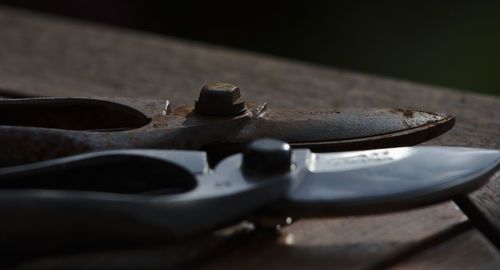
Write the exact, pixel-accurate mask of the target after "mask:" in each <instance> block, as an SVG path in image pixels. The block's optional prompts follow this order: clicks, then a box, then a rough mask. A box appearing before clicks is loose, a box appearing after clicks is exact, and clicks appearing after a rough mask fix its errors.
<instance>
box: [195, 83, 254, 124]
mask: <svg viewBox="0 0 500 270" xmlns="http://www.w3.org/2000/svg"><path fill="white" fill-rule="evenodd" d="M194 109H195V111H196V112H197V113H199V114H203V115H210V116H229V115H237V114H241V113H243V112H244V111H245V110H246V106H245V102H244V101H243V98H242V97H241V93H240V88H239V87H238V86H236V85H234V84H230V83H224V82H216V83H211V84H207V85H205V86H203V88H202V89H201V91H200V96H199V97H198V100H196V101H195V106H194Z"/></svg>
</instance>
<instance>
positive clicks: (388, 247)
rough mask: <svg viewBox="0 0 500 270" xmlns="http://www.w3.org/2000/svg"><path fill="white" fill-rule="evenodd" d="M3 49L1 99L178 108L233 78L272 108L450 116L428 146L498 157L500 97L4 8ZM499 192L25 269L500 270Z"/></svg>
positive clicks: (496, 184) (45, 261) (35, 263)
mask: <svg viewBox="0 0 500 270" xmlns="http://www.w3.org/2000/svg"><path fill="white" fill-rule="evenodd" d="M256 38H258V37H256ZM0 41H1V42H0V88H1V89H3V90H5V91H4V92H3V93H4V94H7V93H6V92H7V91H14V92H15V93H24V94H26V95H50V96H127V97H146V98H161V99H169V100H170V102H171V103H172V105H173V106H174V107H175V106H176V105H181V104H189V103H192V102H193V101H194V99H195V98H196V97H197V94H198V91H199V89H200V87H201V86H202V85H203V84H205V83H208V82H214V81H228V82H233V83H237V84H238V85H239V86H240V87H241V89H242V91H243V95H244V97H245V99H247V100H266V101H268V102H269V105H270V106H272V107H274V108H303V109H311V108H317V107H339V108H340V107H402V108H410V109H423V110H429V111H436V112H446V113H450V114H454V115H456V116H457V124H456V126H455V127H454V128H453V130H451V131H450V132H448V133H447V134H445V135H443V136H441V137H439V138H437V139H434V140H432V141H429V142H428V143H426V144H427V145H455V146H456V145H459V146H471V147H486V148H496V149H500V140H499V138H500V99H498V98H494V97H489V96H481V95H475V94H471V93H466V92H459V91H454V90H450V89H445V88H438V87H430V86H427V85H420V84H416V83H410V82H405V81H399V80H395V79H390V78H381V77H377V76H372V75H367V74H360V73H356V72H352V71H346V70H341V69H333V68H326V67H322V66H315V65H311V64H306V63H300V62H294V61H290V60H285V59H279V58H276V57H272V56H267V55H256V54H253V53H248V52H243V51H235V50H232V49H228V48H222V47H216V46H212V45H208V44H202V43H195V42H189V41H185V40H178V39H175V38H171V37H163V36H157V35H153V34H147V33H141V32H133V31H126V30H121V29H114V28H109V27H106V26H102V25H93V24H90V23H85V22H78V21H70V20H67V19H61V18H56V17H48V16H44V15H40V14H35V13H29V12H26V11H20V10H13V9H10V8H6V7H1V8H0ZM499 195H500V174H497V175H496V176H495V177H493V179H492V180H491V181H490V183H489V184H488V185H487V186H486V187H484V188H482V189H481V190H479V191H477V192H475V193H473V194H471V195H470V196H469V197H470V201H462V202H459V204H460V206H461V207H462V210H461V209H460V208H459V207H457V204H456V203H455V202H453V201H449V202H445V203H442V204H438V205H434V206H430V207H425V208H420V209H416V210H412V211H405V212H399V213H394V214H386V215H373V216H363V217H343V218H328V219H310V220H300V221H298V222H295V223H293V224H292V225H290V226H287V227H285V228H284V229H283V230H282V231H281V233H280V234H278V235H276V234H265V233H250V234H246V235H245V234H243V236H241V235H240V236H235V237H221V236H216V235H213V236H207V237H205V238H202V239H194V240H192V241H187V242H186V243H182V244H180V245H178V246H174V247H172V246H165V247H150V248H144V249H125V250H111V251H105V252H94V253H86V254H74V255H66V256H59V257H57V256H53V257H47V258H40V259H34V260H31V261H27V262H25V263H24V264H22V265H20V268H30V267H34V268H49V269H52V268H55V269H68V268H77V269H87V268H92V269H93V268H103V269H109V268H112V267H117V268H128V269H145V268H151V269H163V268H168V267H170V266H176V267H188V268H191V267H193V268H199V269H221V268H230V269H232V268H235V269H256V268H259V269H287V270H290V269H337V268H339V269H342V268H355V269H358V268H362V269H363V268H395V269H404V268H411V269H415V268H417V269H419V268H422V269H428V268H461V269H483V268H487V269H500V256H499V252H498V249H497V248H496V247H495V245H497V246H500V243H499V242H498V239H500V238H499V237H498V233H499V232H500V196H499ZM464 213H468V214H469V215H470V217H469V218H468V217H467V216H466V215H465V214H464ZM482 219H484V220H487V221H489V222H490V223H491V224H490V225H491V226H490V227H488V226H485V224H486V223H485V222H484V220H482ZM486 225H487V224H486ZM481 230H482V231H481Z"/></svg>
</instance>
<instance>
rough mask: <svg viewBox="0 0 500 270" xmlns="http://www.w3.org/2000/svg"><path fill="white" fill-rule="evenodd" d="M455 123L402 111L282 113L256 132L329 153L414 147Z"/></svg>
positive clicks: (271, 113)
mask: <svg viewBox="0 0 500 270" xmlns="http://www.w3.org/2000/svg"><path fill="white" fill-rule="evenodd" d="M454 123H455V118H454V117H453V116H450V115H446V114H437V113H431V112H423V111H412V110H402V109H366V108H364V109H363V108H359V109H339V110H333V109H331V110H317V111H309V112H307V111H286V110H285V111H269V115H268V116H267V117H265V118H264V120H263V121H262V123H259V124H260V125H259V128H258V130H259V132H260V133H262V134H260V136H262V137H274V138H280V139H282V140H285V141H287V142H289V143H290V145H292V146H293V147H296V148H298V147H304V148H309V149H311V150H313V151H315V152H330V151H352V150H364V149H375V148H386V147H397V146H410V145H415V144H418V143H421V142H424V141H427V140H430V139H431V138H434V137H437V136H439V135H441V134H443V133H445V132H446V131H448V130H449V129H451V128H452V127H453V125H454Z"/></svg>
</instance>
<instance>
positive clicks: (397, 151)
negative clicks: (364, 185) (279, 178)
mask: <svg viewBox="0 0 500 270" xmlns="http://www.w3.org/2000/svg"><path fill="white" fill-rule="evenodd" d="M412 151H413V150H412V149H410V148H408V147H401V148H393V149H382V150H369V151H356V152H345V153H333V154H314V157H313V158H312V159H311V162H310V165H309V170H310V171H312V172H332V171H342V170H353V169H361V168H366V167H371V166H379V165H384V164H388V163H391V162H395V161H398V160H401V159H403V158H405V157H407V156H409V155H410V153H411V152H412Z"/></svg>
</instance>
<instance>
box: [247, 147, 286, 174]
mask: <svg viewBox="0 0 500 270" xmlns="http://www.w3.org/2000/svg"><path fill="white" fill-rule="evenodd" d="M291 166H292V149H291V148H290V145H289V144H288V143H286V142H283V141H279V140H275V139H260V140H256V141H253V142H252V143H250V144H249V145H248V146H247V147H246V148H245V150H244V152H243V169H244V170H245V171H246V172H249V173H259V174H273V173H282V172H286V171H289V170H290V168H291Z"/></svg>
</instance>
